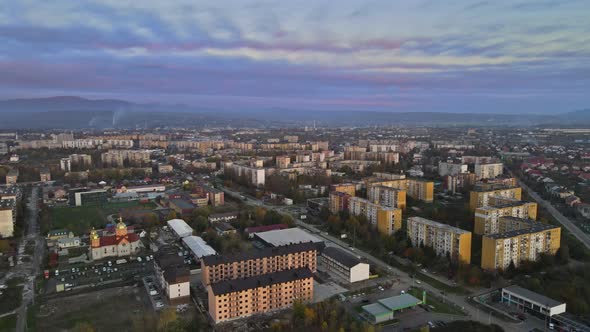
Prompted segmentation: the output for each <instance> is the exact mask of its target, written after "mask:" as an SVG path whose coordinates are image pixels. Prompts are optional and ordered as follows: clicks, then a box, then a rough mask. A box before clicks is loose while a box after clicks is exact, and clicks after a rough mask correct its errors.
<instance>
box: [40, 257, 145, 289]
mask: <svg viewBox="0 0 590 332" xmlns="http://www.w3.org/2000/svg"><path fill="white" fill-rule="evenodd" d="M126 260H127V263H123V264H116V262H115V260H114V259H113V260H111V261H110V262H111V264H108V262H109V261H108V260H107V261H101V262H95V263H92V264H75V265H72V266H71V267H69V268H67V269H64V268H61V269H55V270H50V271H49V280H47V283H46V287H45V291H46V293H48V294H50V293H54V292H56V286H57V285H58V284H64V288H65V289H76V288H77V287H82V286H83V287H94V286H99V285H101V284H105V283H109V282H113V281H117V280H129V279H133V278H135V279H137V280H139V278H140V277H141V276H144V275H149V274H151V273H153V264H152V262H151V260H149V261H146V259H145V256H144V257H142V261H141V262H138V261H137V260H134V261H129V259H126ZM56 271H57V273H56Z"/></svg>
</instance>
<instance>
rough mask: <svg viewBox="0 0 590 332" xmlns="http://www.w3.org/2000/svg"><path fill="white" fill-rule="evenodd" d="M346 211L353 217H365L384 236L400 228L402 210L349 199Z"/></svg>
mask: <svg viewBox="0 0 590 332" xmlns="http://www.w3.org/2000/svg"><path fill="white" fill-rule="evenodd" d="M348 211H349V212H350V214H352V215H355V216H365V217H366V218H367V220H368V221H369V222H370V223H371V224H372V225H373V226H374V227H377V230H378V231H379V232H380V233H382V234H386V235H390V234H393V233H394V232H395V231H397V230H399V229H401V228H402V210H401V209H399V208H394V207H388V206H381V205H379V204H375V203H372V202H370V201H369V200H366V199H364V198H360V197H351V198H350V201H349V206H348Z"/></svg>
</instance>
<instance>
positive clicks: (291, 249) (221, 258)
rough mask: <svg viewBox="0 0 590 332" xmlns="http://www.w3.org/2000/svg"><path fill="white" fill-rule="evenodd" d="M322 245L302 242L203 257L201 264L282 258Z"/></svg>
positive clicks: (315, 248) (318, 248)
mask: <svg viewBox="0 0 590 332" xmlns="http://www.w3.org/2000/svg"><path fill="white" fill-rule="evenodd" d="M322 245H323V242H322V243H321V244H320V243H313V242H304V243H297V244H291V245H286V246H281V247H274V248H264V249H260V250H249V251H242V252H239V253H236V254H233V255H211V256H205V257H203V264H204V265H205V266H212V265H218V264H227V263H233V262H239V261H247V260H250V259H260V258H263V257H274V256H283V255H288V254H293V253H298V252H305V251H319V250H320V248H321V246H322Z"/></svg>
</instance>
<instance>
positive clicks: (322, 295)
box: [313, 280, 348, 303]
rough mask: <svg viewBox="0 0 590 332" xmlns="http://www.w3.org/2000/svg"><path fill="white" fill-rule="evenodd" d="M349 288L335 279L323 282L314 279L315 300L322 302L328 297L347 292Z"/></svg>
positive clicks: (315, 301)
mask: <svg viewBox="0 0 590 332" xmlns="http://www.w3.org/2000/svg"><path fill="white" fill-rule="evenodd" d="M347 291H348V290H347V289H346V288H344V287H342V286H340V285H338V284H337V283H335V282H333V281H329V282H326V283H323V284H320V283H319V282H317V281H315V280H314V281H313V302H314V303H317V302H322V301H324V300H325V299H327V298H330V297H332V296H334V295H337V294H341V293H345V292H347Z"/></svg>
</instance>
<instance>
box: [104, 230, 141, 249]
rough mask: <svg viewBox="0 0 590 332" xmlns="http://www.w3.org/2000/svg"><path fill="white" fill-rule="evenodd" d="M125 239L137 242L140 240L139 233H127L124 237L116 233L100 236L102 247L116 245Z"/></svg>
mask: <svg viewBox="0 0 590 332" xmlns="http://www.w3.org/2000/svg"><path fill="white" fill-rule="evenodd" d="M124 239H127V241H129V243H131V242H137V241H139V235H137V234H135V233H128V234H127V235H125V236H122V237H118V236H116V235H109V236H102V237H100V246H101V247H106V246H114V245H117V244H119V243H121V242H122V241H123V240H124Z"/></svg>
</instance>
